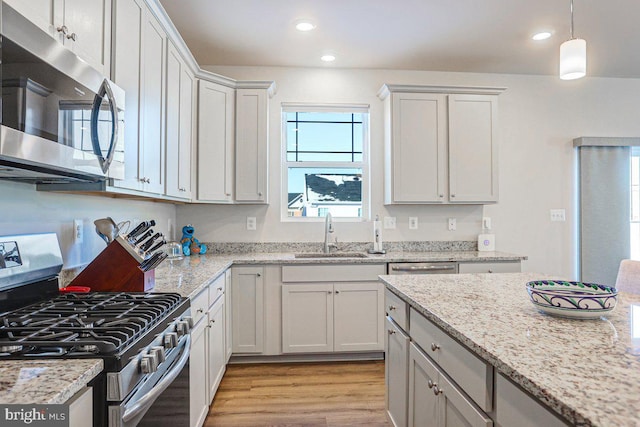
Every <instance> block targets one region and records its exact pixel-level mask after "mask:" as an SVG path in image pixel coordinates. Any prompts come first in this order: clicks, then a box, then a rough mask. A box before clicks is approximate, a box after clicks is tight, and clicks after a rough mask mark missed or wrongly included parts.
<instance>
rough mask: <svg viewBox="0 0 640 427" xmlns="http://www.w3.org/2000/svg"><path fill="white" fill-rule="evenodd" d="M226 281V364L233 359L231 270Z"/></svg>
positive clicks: (225, 277) (225, 275)
mask: <svg viewBox="0 0 640 427" xmlns="http://www.w3.org/2000/svg"><path fill="white" fill-rule="evenodd" d="M224 279H225V281H226V291H225V293H224V331H225V332H224V347H225V358H224V361H225V363H227V362H229V358H230V357H231V352H232V346H231V343H232V342H233V338H232V329H233V328H232V326H231V288H232V286H231V269H228V270H227V271H225V272H224Z"/></svg>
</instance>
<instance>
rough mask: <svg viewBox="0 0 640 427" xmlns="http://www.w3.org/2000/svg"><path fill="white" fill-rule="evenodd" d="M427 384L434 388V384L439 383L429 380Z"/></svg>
mask: <svg viewBox="0 0 640 427" xmlns="http://www.w3.org/2000/svg"><path fill="white" fill-rule="evenodd" d="M427 385H428V386H429V388H433V386H434V385H437V384H436V383H434V382H433V381H431V380H429V381H428V382H427Z"/></svg>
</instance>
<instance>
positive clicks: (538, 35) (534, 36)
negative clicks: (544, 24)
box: [531, 31, 551, 41]
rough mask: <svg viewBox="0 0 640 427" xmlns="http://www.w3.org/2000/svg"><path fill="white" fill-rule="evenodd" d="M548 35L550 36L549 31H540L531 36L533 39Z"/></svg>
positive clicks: (538, 39) (543, 38) (544, 37)
mask: <svg viewBox="0 0 640 427" xmlns="http://www.w3.org/2000/svg"><path fill="white" fill-rule="evenodd" d="M549 37H551V33H550V32H549V31H542V32H539V33H536V34H534V35H533V36H531V38H532V39H533V40H535V41H540V40H546V39H548V38H549Z"/></svg>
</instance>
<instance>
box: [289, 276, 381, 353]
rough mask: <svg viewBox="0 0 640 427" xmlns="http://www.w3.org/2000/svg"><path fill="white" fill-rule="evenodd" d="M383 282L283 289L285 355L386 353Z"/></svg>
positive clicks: (308, 285)
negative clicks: (382, 351)
mask: <svg viewBox="0 0 640 427" xmlns="http://www.w3.org/2000/svg"><path fill="white" fill-rule="evenodd" d="M383 312H384V293H383V287H382V284H381V283H379V282H364V283H360V282H356V283H348V282H347V283H335V284H334V283H286V284H283V285H282V352H283V353H318V352H347V351H380V350H383V349H384V335H383V324H382V323H383V321H384V316H383Z"/></svg>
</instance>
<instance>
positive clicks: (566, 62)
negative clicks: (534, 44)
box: [560, 39, 587, 80]
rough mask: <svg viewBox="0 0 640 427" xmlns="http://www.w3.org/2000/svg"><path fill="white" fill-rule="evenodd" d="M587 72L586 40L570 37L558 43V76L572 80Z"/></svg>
mask: <svg viewBox="0 0 640 427" xmlns="http://www.w3.org/2000/svg"><path fill="white" fill-rule="evenodd" d="M586 74H587V42H586V41H585V40H583V39H572V40H567V41H566V42H564V43H562V44H561V45H560V78H561V79H562V80H574V79H579V78H581V77H584V76H585V75H586Z"/></svg>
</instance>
